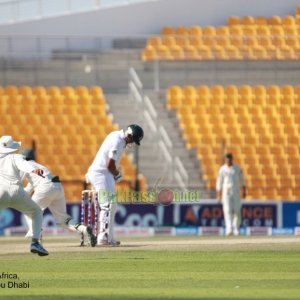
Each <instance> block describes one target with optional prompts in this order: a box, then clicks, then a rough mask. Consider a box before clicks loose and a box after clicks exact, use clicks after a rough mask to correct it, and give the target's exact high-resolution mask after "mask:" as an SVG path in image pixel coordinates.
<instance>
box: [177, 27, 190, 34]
mask: <svg viewBox="0 0 300 300" xmlns="http://www.w3.org/2000/svg"><path fill="white" fill-rule="evenodd" d="M174 34H175V35H188V34H189V30H188V28H187V27H184V26H179V27H177V28H175V31H174Z"/></svg>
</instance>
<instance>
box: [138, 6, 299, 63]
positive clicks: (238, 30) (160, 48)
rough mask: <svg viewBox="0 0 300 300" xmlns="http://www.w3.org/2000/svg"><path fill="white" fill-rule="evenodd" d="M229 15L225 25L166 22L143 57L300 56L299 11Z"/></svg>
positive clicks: (234, 58)
mask: <svg viewBox="0 0 300 300" xmlns="http://www.w3.org/2000/svg"><path fill="white" fill-rule="evenodd" d="M298 12H299V8H297V10H296V15H295V16H284V17H279V16H272V17H270V18H265V17H255V18H254V17H252V16H245V17H242V18H240V17H237V16H231V17H229V18H228V22H227V25H226V26H220V27H213V26H205V27H200V26H192V27H182V26H181V27H177V28H173V27H170V26H166V27H164V28H162V30H161V36H157V37H150V38H149V39H148V41H147V45H146V47H145V49H144V50H143V52H142V55H141V56H142V60H144V61H153V60H212V59H217V60H241V59H250V60H271V59H278V60H287V59H289V60H295V59H299V58H300V15H299V13H298Z"/></svg>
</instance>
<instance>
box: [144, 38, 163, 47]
mask: <svg viewBox="0 0 300 300" xmlns="http://www.w3.org/2000/svg"><path fill="white" fill-rule="evenodd" d="M161 45H162V40H161V38H160V37H157V36H152V37H150V38H148V40H147V46H152V47H155V48H157V47H158V46H161Z"/></svg>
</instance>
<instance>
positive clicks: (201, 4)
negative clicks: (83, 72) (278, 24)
mask: <svg viewBox="0 0 300 300" xmlns="http://www.w3.org/2000/svg"><path fill="white" fill-rule="evenodd" d="M297 5H299V1H298V0H284V1H283V0H264V1H262V0H251V1H249V0H210V1H207V0H184V1H183V0H161V1H148V2H143V3H136V4H132V5H124V6H119V7H113V8H102V9H101V8H100V9H95V10H93V11H90V12H81V13H76V14H70V15H67V16H66V15H64V16H57V17H47V18H42V19H36V20H33V21H26V22H22V23H16V24H10V25H2V26H0V34H7V35H22V34H28V33H30V34H32V35H97V36H99V35H102V36H112V35H113V36H123V37H124V36H126V37H127V36H132V35H150V34H158V33H159V32H160V29H161V28H162V27H163V26H165V25H171V26H180V25H185V26H189V25H195V24H198V25H202V26H204V25H215V26H217V25H223V24H225V23H226V20H227V18H228V16H231V15H238V16H245V15H252V16H267V17H268V16H271V15H281V16H282V15H293V14H294V11H295V8H296V6H297Z"/></svg>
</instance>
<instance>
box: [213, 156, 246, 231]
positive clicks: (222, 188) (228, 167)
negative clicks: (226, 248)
mask: <svg viewBox="0 0 300 300" xmlns="http://www.w3.org/2000/svg"><path fill="white" fill-rule="evenodd" d="M241 186H242V197H243V198H245V197H246V182H245V178H244V175H243V172H242V170H241V168H240V167H239V166H238V165H237V164H234V163H233V155H232V154H231V153H227V154H226V155H225V164H224V165H223V166H222V167H221V168H220V170H219V174H218V178H217V184H216V189H217V200H218V201H220V202H221V201H222V203H223V214H224V220H225V227H226V235H227V236H229V235H231V234H232V233H233V234H234V235H239V228H240V224H241V197H240V188H241Z"/></svg>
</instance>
